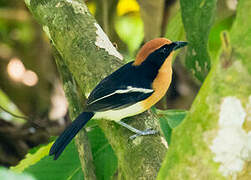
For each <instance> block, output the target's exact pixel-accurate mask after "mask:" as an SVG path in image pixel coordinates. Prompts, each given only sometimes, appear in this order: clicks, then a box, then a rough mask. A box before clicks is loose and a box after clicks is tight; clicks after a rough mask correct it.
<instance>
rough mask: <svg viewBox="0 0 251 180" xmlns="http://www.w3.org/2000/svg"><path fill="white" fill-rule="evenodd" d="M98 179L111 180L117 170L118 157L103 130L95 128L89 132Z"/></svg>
mask: <svg viewBox="0 0 251 180" xmlns="http://www.w3.org/2000/svg"><path fill="white" fill-rule="evenodd" d="M88 138H89V140H90V143H91V148H92V153H93V160H94V165H95V168H96V169H95V170H96V176H97V178H98V179H111V178H112V176H113V175H114V174H115V172H116V170H117V166H118V165H117V157H116V155H115V153H114V151H113V149H112V147H111V145H110V144H109V142H108V140H107V139H106V137H105V135H104V133H103V132H102V130H101V129H100V128H99V127H98V126H95V127H93V128H92V129H91V131H88Z"/></svg>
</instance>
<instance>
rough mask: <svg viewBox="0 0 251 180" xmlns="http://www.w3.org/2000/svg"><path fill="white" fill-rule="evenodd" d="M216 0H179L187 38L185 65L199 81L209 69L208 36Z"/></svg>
mask: <svg viewBox="0 0 251 180" xmlns="http://www.w3.org/2000/svg"><path fill="white" fill-rule="evenodd" d="M216 2H217V1H216V0H193V1H191V0H180V5H181V13H182V20H183V24H184V28H185V31H186V37H187V40H188V43H189V45H188V49H187V55H186V66H187V67H188V68H189V69H190V70H191V71H192V73H193V75H194V76H195V77H196V78H197V79H198V80H200V81H201V82H202V81H203V80H204V78H205V77H206V75H207V73H208V71H209V69H210V63H211V62H210V56H209V54H208V36H209V32H210V29H211V26H212V23H213V18H214V14H215V8H216Z"/></svg>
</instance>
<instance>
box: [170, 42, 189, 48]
mask: <svg viewBox="0 0 251 180" xmlns="http://www.w3.org/2000/svg"><path fill="white" fill-rule="evenodd" d="M173 44H175V46H174V48H173V50H177V49H179V48H182V47H184V46H186V45H187V44H188V42H185V41H176V42H173Z"/></svg>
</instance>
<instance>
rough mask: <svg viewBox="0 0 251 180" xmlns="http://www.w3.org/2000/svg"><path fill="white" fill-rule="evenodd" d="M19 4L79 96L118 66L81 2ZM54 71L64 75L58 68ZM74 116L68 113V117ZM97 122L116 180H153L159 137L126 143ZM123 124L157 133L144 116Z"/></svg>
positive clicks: (116, 130) (110, 126)
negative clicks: (114, 164)
mask: <svg viewBox="0 0 251 180" xmlns="http://www.w3.org/2000/svg"><path fill="white" fill-rule="evenodd" d="M25 2H26V5H27V6H28V8H29V9H30V11H31V13H32V14H33V16H34V17H35V18H36V19H37V20H38V22H39V23H40V24H41V25H42V26H43V29H44V31H45V32H46V34H47V36H48V37H49V39H50V40H51V42H52V44H53V46H54V47H55V48H56V51H57V52H58V54H59V55H60V57H61V58H60V61H64V62H63V64H64V67H67V69H68V70H69V73H71V74H72V75H73V77H74V79H75V80H76V82H77V84H78V86H79V87H80V89H81V93H82V94H83V95H84V96H85V95H86V97H87V95H88V94H89V93H90V92H91V90H92V89H93V88H94V87H95V85H96V84H97V83H98V82H99V81H100V80H101V79H102V78H104V77H105V76H106V75H108V74H110V73H111V72H112V71H114V70H115V69H117V68H118V67H120V66H121V65H123V63H124V62H123V57H122V56H121V55H120V54H119V53H118V52H117V50H116V49H115V48H114V47H113V45H112V43H111V42H110V41H109V39H108V38H107V36H106V35H105V33H104V32H103V30H102V29H101V28H100V26H99V25H98V24H97V23H96V21H95V19H94V18H93V17H92V15H91V14H90V13H89V11H88V9H87V7H86V5H85V4H84V3H83V2H82V1H80V0H26V1H25ZM60 72H61V73H67V72H66V71H64V70H63V69H61V70H60ZM65 85H66V84H64V86H65ZM68 90H70V89H69V88H68ZM72 91H75V89H72ZM67 93H68V92H66V94H67ZM68 98H69V96H68ZM70 101H71V100H70ZM70 106H74V103H73V104H72V105H71V103H70ZM71 109H72V111H74V110H75V111H76V109H74V108H73V107H70V110H71ZM75 116H76V115H75V114H74V115H73V117H75ZM99 122H100V123H99V125H100V127H101V128H102V130H103V131H104V133H105V135H106V137H107V139H108V140H109V143H110V144H111V145H112V147H113V149H114V151H115V153H116V155H117V157H118V165H119V170H120V171H119V176H118V177H121V178H124V179H140V178H144V179H155V177H156V176H157V172H158V170H159V168H160V166H161V162H162V160H163V158H164V155H165V153H166V150H167V148H166V146H165V139H164V137H163V135H162V133H160V134H158V135H154V136H148V137H138V138H136V139H135V140H133V141H130V140H129V137H130V136H131V135H132V133H131V132H129V131H128V130H127V129H124V128H123V127H120V126H119V125H117V124H116V123H113V122H110V121H106V120H100V121H99ZM127 122H129V124H131V125H133V126H134V127H136V128H139V129H146V128H154V129H157V130H159V131H160V128H159V123H158V120H157V118H155V117H154V116H153V115H152V114H151V113H150V112H146V113H143V114H141V115H139V116H136V117H133V118H128V120H127ZM82 137H85V136H81V135H80V136H78V138H79V139H78V142H83V141H87V140H86V138H82ZM161 142H162V143H161ZM78 144H79V143H78ZM83 144H86V143H83ZM79 146H81V145H79ZM79 149H83V148H81V147H79ZM80 153H82V152H81V151H80ZM85 155H86V154H85ZM81 161H82V163H83V167H86V165H84V164H85V163H86V162H85V161H83V159H82V158H81Z"/></svg>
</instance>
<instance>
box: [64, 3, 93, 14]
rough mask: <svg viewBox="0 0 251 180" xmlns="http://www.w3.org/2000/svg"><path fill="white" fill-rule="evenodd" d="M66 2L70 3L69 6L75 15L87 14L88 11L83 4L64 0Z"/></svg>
mask: <svg viewBox="0 0 251 180" xmlns="http://www.w3.org/2000/svg"><path fill="white" fill-rule="evenodd" d="M66 2H68V3H70V4H71V6H72V7H73V9H74V12H75V13H76V14H79V13H80V14H86V13H88V9H87V7H86V6H85V5H84V4H83V3H79V2H78V1H74V0H66Z"/></svg>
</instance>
